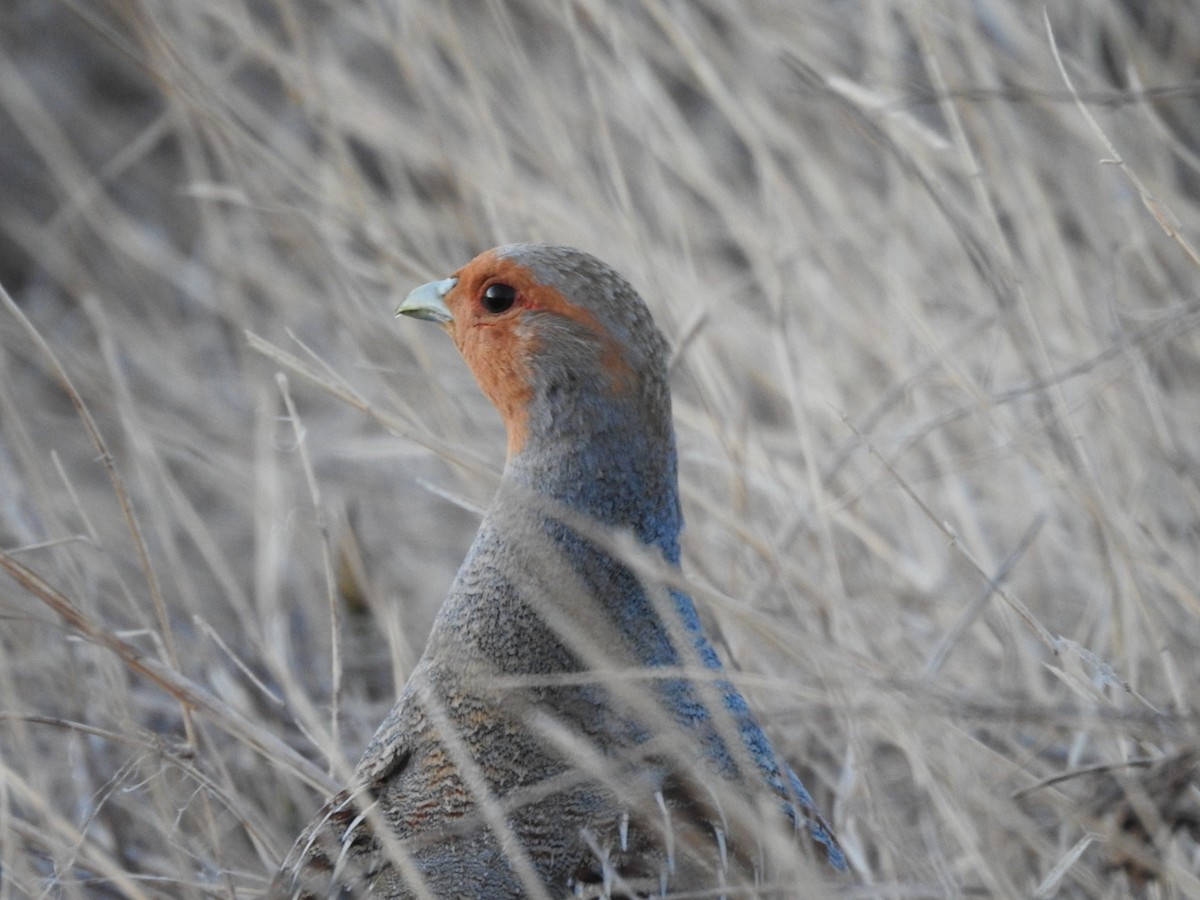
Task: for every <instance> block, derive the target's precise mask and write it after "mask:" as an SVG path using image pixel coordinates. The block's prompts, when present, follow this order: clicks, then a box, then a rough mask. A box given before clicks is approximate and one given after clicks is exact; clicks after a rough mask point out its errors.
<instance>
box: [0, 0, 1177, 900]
mask: <svg viewBox="0 0 1200 900" xmlns="http://www.w3.org/2000/svg"><path fill="white" fill-rule="evenodd" d="M1049 7H1050V8H1049V10H1048V14H1044V13H1043V11H1042V8H1041V5H1040V4H1023V3H1005V2H1000V0H980V2H976V3H969V4H968V3H961V2H949V0H936V2H920V3H905V2H899V0H880V2H875V3H863V2H843V3H830V2H796V0H750V2H744V3H720V2H709V0H700V2H668V0H649V2H646V3H613V2H606V0H575V2H571V0H520V2H513V3H502V2H493V3H472V2H466V0H463V2H437V0H417V2H400V0H396V2H345V3H342V2H336V3H335V2H325V3H323V2H317V0H313V2H304V3H299V2H290V0H274V2H267V0H264V2H245V0H206V2H203V3H191V2H168V0H112V2H110V3H108V4H101V3H87V2H73V0H69V2H68V0H64V2H46V0H13V2H9V3H6V4H4V6H3V9H2V10H0V284H3V286H4V288H5V289H6V292H7V293H6V295H5V297H4V300H3V304H4V308H3V309H0V545H2V547H3V550H4V552H5V555H4V556H3V557H0V560H2V562H3V565H4V568H5V569H7V570H8V572H9V575H10V576H11V577H5V578H4V579H3V582H2V584H0V654H2V655H0V898H4V900H7V898H13V897H25V896H38V897H43V896H50V897H60V896H61V897H106V896H128V897H159V896H169V897H200V896H224V897H254V896H256V895H257V894H258V892H259V891H261V890H262V889H263V888H264V887H265V884H266V881H267V879H268V878H269V877H270V874H271V873H272V872H273V870H274V867H275V866H276V865H277V864H278V862H279V860H280V859H281V857H282V855H283V854H284V853H285V852H286V850H287V848H288V846H289V844H290V842H291V840H292V839H293V838H294V837H295V835H296V834H297V833H298V832H299V830H300V828H301V827H302V825H303V824H304V822H305V821H306V820H307V819H308V817H309V816H310V815H312V813H313V812H314V811H315V810H316V808H317V806H318V805H319V804H320V802H321V801H322V800H323V799H324V797H325V796H326V795H327V793H328V792H329V791H330V790H331V789H332V788H333V787H334V786H335V785H338V784H341V783H343V782H344V780H345V778H346V777H347V774H348V772H349V770H350V768H351V767H352V765H353V761H354V760H355V759H356V757H357V755H358V753H359V752H360V751H361V749H362V747H363V746H364V745H365V743H366V741H367V739H368V737H369V736H370V734H371V732H372V731H373V729H374V728H375V726H376V725H377V724H378V723H379V722H380V720H381V719H382V718H383V716H384V714H385V713H386V711H387V709H388V708H389V706H390V704H391V702H392V700H393V698H394V696H395V694H396V691H397V687H398V685H400V684H402V683H403V681H404V679H405V677H406V674H407V672H408V671H409V669H410V667H411V666H412V664H413V661H414V659H415V658H416V655H417V654H418V653H419V651H420V648H421V646H422V644H423V641H424V635H425V631H426V629H427V628H428V625H429V622H430V621H431V617H432V615H433V612H434V610H435V609H436V606H437V604H438V602H439V601H440V599H441V597H442V595H443V592H444V591H445V589H446V587H447V586H448V584H449V581H450V578H451V577H452V575H453V572H454V570H455V568H456V566H457V564H458V562H459V561H460V560H461V558H462V555H463V552H464V550H465V548H466V546H467V544H468V542H469V540H470V538H471V535H472V533H473V530H474V527H475V524H476V522H477V519H478V510H479V507H480V506H481V505H483V504H485V503H486V502H487V499H488V497H489V494H490V491H491V490H492V488H493V486H494V483H495V476H496V473H497V472H498V471H499V467H500V465H501V463H502V456H503V446H504V441H503V437H502V435H501V434H500V429H499V423H498V420H497V418H496V416H495V414H494V412H493V411H492V410H491V409H490V407H488V405H487V403H486V401H485V400H484V399H483V398H482V396H481V395H480V394H479V393H478V391H477V389H476V388H475V386H474V384H473V383H472V382H471V381H470V378H469V375H468V373H467V372H466V369H465V367H464V366H463V365H462V363H461V361H460V360H459V359H458V357H457V355H456V354H455V352H454V349H453V347H452V346H451V344H450V342H449V341H448V340H446V339H445V338H444V336H442V335H441V334H439V333H438V332H437V330H436V329H432V328H429V327H428V326H422V325H421V324H420V323H415V322H408V321H393V320H392V318H391V310H392V309H393V308H394V305H395V302H396V301H397V299H398V298H399V297H401V296H402V295H403V294H404V292H405V291H407V289H408V288H410V287H411V286H413V285H415V284H417V283H419V282H421V281H425V280H428V279H429V278H432V277H442V276H444V275H446V274H448V273H449V272H450V271H452V270H453V269H454V268H456V267H457V266H458V265H460V264H462V263H463V262H465V261H466V260H468V259H469V258H470V257H471V256H473V255H474V254H475V253H476V252H477V251H479V250H481V249H484V248H486V247H489V246H493V245H496V244H500V243H506V242H510V241H515V240H542V241H552V242H557V243H566V244H572V245H576V246H579V247H582V248H585V249H587V250H590V251H591V252H593V253H595V254H596V255H598V256H600V257H602V258H604V259H605V260H607V261H609V262H611V263H612V264H613V265H614V266H616V267H617V268H618V269H619V270H621V271H622V272H624V273H625V274H626V275H627V276H628V277H629V278H630V280H631V281H632V282H633V283H634V284H635V285H637V286H638V288H639V289H640V290H641V292H642V293H643V295H644V296H645V297H646V299H647V301H648V302H649V304H650V306H651V308H652V309H653V310H654V313H655V315H656V317H657V319H658V321H659V323H660V324H661V326H662V327H663V329H664V331H665V332H666V333H667V334H668V336H669V337H670V339H671V340H672V342H673V345H674V348H675V357H674V363H673V366H674V369H673V380H674V387H675V398H676V402H675V416H676V424H677V427H678V429H679V434H680V443H681V474H682V482H683V492H684V502H685V513H686V515H687V518H688V523H689V525H688V531H687V535H686V548H685V570H686V573H687V575H688V577H689V578H690V580H691V581H692V583H693V584H694V592H695V594H696V596H697V597H698V598H699V600H700V602H701V605H702V607H703V609H704V615H705V616H706V618H707V619H708V621H709V623H710V625H711V627H712V628H713V629H714V630H715V631H716V632H717V633H719V635H720V636H721V639H722V652H723V653H724V654H725V656H726V658H727V659H728V660H729V662H730V663H731V665H732V667H733V668H734V670H735V671H736V672H737V673H738V678H739V679H740V681H741V683H742V684H743V685H744V688H745V690H746V692H747V693H748V694H749V695H750V696H751V697H752V700H753V703H754V704H755V706H756V707H757V708H758V709H759V710H760V711H761V713H762V717H763V719H764V721H766V722H767V723H769V729H768V730H769V731H770V732H771V734H772V736H773V738H774V739H775V740H776V742H777V743H778V745H779V746H780V747H781V748H782V749H783V750H784V751H785V753H786V755H787V756H788V758H789V759H790V760H791V761H792V762H793V763H794V764H795V765H796V767H797V769H798V771H800V772H801V773H802V775H803V776H804V778H805V780H806V781H807V783H808V785H809V786H810V788H812V790H813V793H814V794H815V796H816V797H817V799H818V802H819V803H820V804H821V805H822V806H823V807H824V808H825V810H826V811H827V812H828V813H829V814H830V817H831V818H832V820H833V822H834V824H835V825H836V827H837V829H838V830H839V832H840V835H841V838H842V841H843V843H844V845H845V848H846V851H847V854H848V856H849V857H850V859H851V860H852V864H853V868H854V873H853V878H852V879H850V880H849V881H848V882H846V883H844V884H843V883H836V882H835V883H832V884H831V885H829V886H828V889H829V890H832V891H844V892H847V893H848V894H849V895H850V896H889V897H895V896H900V897H927V896H928V897H942V896H947V897H949V896H994V897H1029V896H1039V897H1053V896H1067V897H1119V896H1126V895H1128V894H1131V893H1144V894H1146V895H1148V896H1160V897H1182V896H1200V847H1198V846H1197V840H1196V839H1197V829H1198V827H1200V802H1198V799H1200V797H1198V794H1197V789H1198V788H1197V785H1198V777H1197V773H1196V765H1195V759H1196V757H1195V756H1194V755H1192V754H1194V753H1195V751H1196V750H1197V748H1198V746H1200V722H1198V720H1197V712H1198V710H1197V696H1198V693H1197V691H1198V688H1197V686H1198V684H1200V593H1198V589H1197V585H1200V487H1198V484H1197V472H1198V471H1200V343H1198V341H1200V330H1198V328H1197V326H1198V324H1200V287H1198V286H1200V258H1198V256H1197V248H1198V247H1200V112H1198V109H1200V82H1197V76H1198V70H1197V68H1196V66H1197V63H1196V61H1197V59H1200V9H1198V8H1197V6H1196V4H1195V3H1189V2H1183V0H1179V2H1169V0H1162V2H1157V3H1145V4H1143V3H1140V2H1136V0H1128V2H1117V0H1107V2H1105V0H1098V2H1090V3H1085V2H1056V3H1052V4H1050V5H1049ZM9 298H11V299H9ZM812 890H814V891H815V890H816V888H815V887H814V888H812ZM805 893H806V889H805V888H801V887H798V888H796V891H795V895H796V896H804V895H805Z"/></svg>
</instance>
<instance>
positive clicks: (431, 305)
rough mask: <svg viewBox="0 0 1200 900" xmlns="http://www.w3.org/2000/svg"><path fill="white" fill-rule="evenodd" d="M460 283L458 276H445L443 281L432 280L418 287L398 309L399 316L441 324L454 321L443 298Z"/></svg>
mask: <svg viewBox="0 0 1200 900" xmlns="http://www.w3.org/2000/svg"><path fill="white" fill-rule="evenodd" d="M456 284H458V279H457V278H444V279H442V280H441V281H431V282H429V284H423V285H421V286H420V287H419V288H416V289H414V290H413V291H412V293H410V294H409V295H408V296H407V297H405V298H404V302H403V303H401V304H400V306H399V307H397V309H396V315H398V316H412V317H413V318H414V319H427V320H428V321H430V322H437V323H438V324H439V325H448V324H449V323H451V322H453V321H454V316H452V315H451V314H450V310H449V309H447V308H446V301H445V300H444V299H443V298H444V297H445V296H446V295H447V294H448V293H450V292H451V291H452V290H454V286H455V285H456Z"/></svg>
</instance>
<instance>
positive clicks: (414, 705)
mask: <svg viewBox="0 0 1200 900" xmlns="http://www.w3.org/2000/svg"><path fill="white" fill-rule="evenodd" d="M398 313H402V314H406V315H409V316H413V317H416V318H420V319H429V320H432V321H434V322H437V323H438V324H440V325H441V326H442V327H443V328H444V329H445V330H446V331H448V332H449V333H450V335H451V336H452V337H453V339H454V342H455V344H456V345H457V346H458V349H459V351H460V352H461V354H462V357H463V359H464V360H465V361H466V363H467V365H468V366H469V367H470V369H471V371H472V372H473V373H474V375H475V378H476V380H477V381H478V383H479V386H480V387H481V388H482V389H483V391H484V393H485V394H486V395H487V396H488V398H489V399H490V400H491V401H492V403H493V404H494V405H495V407H496V408H497V409H498V410H499V412H500V414H501V416H502V417H503V419H504V422H505V425H506V428H507V434H508V452H507V458H506V461H505V466H504V473H503V476H502V478H501V482H500V486H499V489H498V491H497V494H496V496H495V499H494V500H493V502H492V504H491V506H490V508H489V509H488V511H487V513H486V515H485V516H484V518H483V521H482V524H481V525H480V528H479V533H478V535H477V537H476V538H475V542H474V544H473V545H472V547H471V549H470V551H469V552H468V554H467V558H466V560H465V561H464V562H463V564H462V567H461V568H460V570H459V572H458V575H457V577H456V578H455V580H454V583H453V585H452V586H451V588H450V592H449V595H448V596H447V598H446V600H445V602H444V604H443V606H442V608H441V610H440V612H439V613H438V616H437V619H436V621H435V624H434V626H433V630H432V633H431V634H430V636H429V642H428V645H427V646H426V648H425V652H424V654H423V655H422V657H421V659H420V661H419V663H418V664H417V666H416V667H415V669H414V670H413V672H412V675H411V677H410V678H409V680H408V683H407V684H406V686H405V687H404V690H403V691H402V692H401V694H400V697H399V699H398V700H397V702H396V705H395V707H394V708H393V709H392V711H391V713H390V714H389V715H388V717H387V719H386V720H385V721H384V723H383V724H382V726H381V727H380V728H379V730H378V732H377V733H376V735H375V737H374V738H373V739H372V741H371V743H370V745H369V746H368V747H367V750H366V752H365V754H364V755H363V758H362V761H361V762H360V764H359V766H358V769H357V773H356V777H355V782H354V785H353V786H352V787H351V788H349V789H347V790H346V791H344V792H343V793H341V794H339V795H338V796H337V797H335V798H333V799H332V800H331V801H330V802H329V803H328V804H326V806H325V808H324V809H323V810H322V811H321V813H320V814H319V815H318V816H317V818H316V819H315V820H314V821H313V822H312V823H311V824H310V825H309V827H308V829H307V830H306V831H305V833H304V834H303V835H302V836H301V838H300V839H299V841H297V843H296V845H295V847H294V848H293V850H292V852H291V853H290V854H289V856H288V858H287V860H286V861H285V863H284V865H283V868H282V870H281V871H280V873H279V874H278V876H277V877H276V879H275V882H274V883H273V885H272V896H274V897H289V898H295V897H322V898H323V897H333V896H364V895H368V894H369V895H371V896H377V897H384V898H408V897H437V898H443V897H454V898H489V900H490V898H518V897H552V898H555V900H558V898H562V897H566V896H591V897H642V896H663V895H664V894H666V893H669V892H674V891H679V890H697V889H705V888H718V889H719V892H723V893H727V894H728V895H730V896H734V895H737V896H745V894H737V892H736V891H735V890H734V888H735V887H736V885H738V884H742V885H753V884H754V883H755V882H756V881H757V882H758V883H759V884H760V885H761V884H763V882H764V879H769V878H771V877H772V876H771V871H770V870H771V853H770V852H768V849H771V848H764V847H763V846H761V845H759V844H758V843H757V841H758V839H757V837H756V835H757V834H759V833H762V832H766V831H770V830H771V824H772V820H774V823H775V825H776V827H775V829H774V832H773V833H775V834H778V833H780V832H781V831H782V827H783V826H786V827H789V828H791V829H793V830H797V831H800V832H806V833H807V835H808V836H809V837H810V838H811V840H812V841H814V842H815V844H816V845H819V846H820V848H821V850H822V851H823V855H824V856H825V858H826V859H827V861H828V863H829V864H830V865H832V867H833V868H836V869H844V868H845V866H846V863H845V859H844V857H843V855H842V852H841V849H840V847H839V846H838V843H837V841H836V840H835V838H834V837H833V834H832V832H831V830H830V829H829V827H828V825H826V823H825V821H824V820H823V819H822V818H821V817H820V815H819V814H818V813H817V812H816V811H815V809H814V808H813V804H812V800H811V798H810V797H809V794H808V792H807V791H806V790H805V789H804V786H803V785H802V784H801V783H800V780H799V778H797V777H796V775H795V774H794V773H793V772H792V771H791V770H790V769H789V768H788V767H787V765H786V764H784V763H783V762H782V760H780V759H779V758H778V757H777V755H776V754H775V752H774V750H773V749H772V747H771V744H770V742H769V741H768V740H767V737H766V735H765V734H764V733H763V731H762V729H761V728H760V727H759V725H758V724H757V722H756V721H755V720H754V718H753V716H752V714H751V712H750V709H749V706H748V705H747V703H746V701H745V700H744V699H743V697H742V695H741V694H740V693H739V692H738V691H737V689H736V688H735V687H734V686H733V685H732V684H731V683H730V682H729V681H728V680H727V679H726V678H725V677H724V676H722V674H721V671H722V670H721V663H720V661H719V659H718V657H717V654H716V652H715V651H714V649H713V647H712V645H711V644H710V643H709V642H708V640H707V638H706V637H705V635H704V632H703V630H702V627H701V624H700V620H699V618H698V617H697V614H696V609H695V606H694V605H693V602H692V600H691V598H690V597H688V596H687V595H686V594H685V593H683V591H681V590H680V589H679V588H678V587H676V586H675V585H676V584H678V582H679V578H678V577H676V578H674V579H672V573H676V572H677V567H678V565H679V535H680V529H681V527H682V524H683V523H682V517H681V513H680V506H679V498H678V484H677V477H676V454H675V435H674V428H673V426H672V422H671V407H670V394H669V391H668V386H667V372H666V356H667V354H666V343H665V341H664V339H663V337H662V335H661V334H660V333H659V331H658V329H657V328H656V327H655V325H654V323H653V321H652V320H651V317H650V313H649V310H648V309H647V308H646V306H645V304H644V303H643V302H642V300H641V298H640V297H639V296H638V294H637V292H636V291H634V289H633V288H632V287H631V286H630V285H629V284H628V282H626V281H625V279H623V278H622V277H621V276H620V275H619V274H617V273H616V272H615V271H614V270H613V269H611V268H610V267H609V266H607V265H605V264H604V263H602V262H600V261H599V260H597V259H596V258H594V257H592V256H589V255H588V254H586V253H582V252H580V251H578V250H573V249H570V248H567V247H553V246H544V245H538V244H516V245H512V246H507V247H500V248H498V249H495V250H490V251H487V252H485V253H483V254H481V255H480V256H478V257H476V258H475V259H474V260H472V261H471V262H470V263H468V264H467V265H466V266H464V267H463V268H461V269H460V270H459V271H458V272H456V273H455V274H454V275H453V276H452V277H450V278H447V279H445V280H443V281H438V282H433V283H431V284H427V285H424V286H423V287H420V288H417V289H416V290H415V291H413V292H412V293H411V294H410V295H409V296H408V298H407V299H406V300H405V301H404V303H403V304H402V305H401V306H400V308H399V310H398ZM788 844H789V851H788V852H794V851H795V850H796V843H793V842H790V841H789V842H788ZM777 851H778V847H777V846H776V847H775V848H774V849H773V852H775V855H776V856H778V852H777ZM793 887H794V886H793ZM782 893H783V894H784V895H788V896H791V895H793V894H792V893H791V891H790V890H789V889H787V888H783V889H782ZM706 896H708V895H706Z"/></svg>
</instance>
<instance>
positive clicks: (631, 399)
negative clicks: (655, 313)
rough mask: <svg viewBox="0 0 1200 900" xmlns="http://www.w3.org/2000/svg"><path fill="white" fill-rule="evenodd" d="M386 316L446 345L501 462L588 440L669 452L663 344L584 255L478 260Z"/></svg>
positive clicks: (501, 254) (569, 252) (530, 247)
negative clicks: (479, 399)
mask: <svg viewBox="0 0 1200 900" xmlns="http://www.w3.org/2000/svg"><path fill="white" fill-rule="evenodd" d="M397 315H409V316H413V317H416V318H420V319H429V320H432V321H435V322H437V323H438V324H440V325H441V326H442V327H443V328H445V329H446V330H447V331H448V332H449V333H450V335H451V336H452V337H453V338H454V342H455V344H456V345H457V346H458V349H459V351H460V352H461V353H462V356H463V359H464V360H465V361H466V363H467V365H468V366H469V367H470V369H471V371H472V372H473V373H474V375H475V378H476V380H477V381H478V382H479V386H480V387H481V388H482V389H483V392H484V393H485V394H486V395H487V396H488V398H489V399H490V400H491V401H492V403H493V404H494V405H495V406H496V408H497V409H498V410H499V411H500V415H501V416H502V417H503V419H504V423H505V426H506V427H507V430H508V453H509V458H510V460H511V459H512V458H513V457H515V456H517V455H519V454H521V453H522V452H523V451H525V450H526V449H527V448H530V449H531V450H532V449H533V448H535V447H536V448H537V449H538V452H543V451H545V449H546V448H547V447H554V446H561V445H563V444H564V443H568V442H571V441H578V442H585V441H589V440H592V441H595V440H597V439H601V438H598V430H603V431H604V432H605V433H606V434H607V436H608V437H609V438H613V439H615V440H617V441H621V440H628V441H629V445H630V448H631V449H632V448H634V447H639V446H644V445H645V444H646V443H647V440H649V443H650V444H651V445H653V444H654V443H655V442H665V443H672V442H671V439H670V428H671V426H670V401H669V399H668V395H667V386H666V371H665V370H666V349H665V347H666V345H665V342H664V340H663V338H662V336H661V334H660V333H659V331H658V329H657V328H656V327H655V325H654V322H653V320H652V319H651V317H650V313H649V310H647V308H646V306H645V304H644V303H643V302H642V299H641V298H640V297H639V296H638V294H637V292H636V291H635V290H634V289H633V288H632V287H631V286H630V284H629V283H628V282H627V281H626V280H625V279H624V278H622V277H621V276H620V275H619V274H618V273H617V272H616V271H614V270H613V269H612V268H611V267H609V266H608V265H606V264H605V263H603V262H601V261H600V260H598V259H596V258H595V257H593V256H590V255H588V254H586V253H583V252H581V251H579V250H574V249H571V248H569V247H554V246H547V245H543V244H513V245H510V246H506V247H498V248H496V249H494V250H488V251H486V252H484V253H481V254H480V255H479V256H477V257H475V259H473V260H471V261H470V262H469V263H467V264H466V265H465V266H463V267H462V268H461V269H459V270H458V271H457V272H455V273H454V274H453V275H452V276H451V277H449V278H446V279H444V280H442V281H434V282H430V283H429V284H426V285H422V286H421V287H419V288H417V289H416V290H414V291H413V292H412V293H411V294H409V295H408V297H407V298H406V299H405V301H404V302H403V303H402V304H401V305H400V308H399V309H398V310H397ZM622 430H624V431H625V432H626V434H624V435H621V434H620V433H619V432H621V431H622ZM672 453H673V449H672Z"/></svg>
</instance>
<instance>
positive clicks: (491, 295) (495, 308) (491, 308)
mask: <svg viewBox="0 0 1200 900" xmlns="http://www.w3.org/2000/svg"><path fill="white" fill-rule="evenodd" d="M516 300H517V291H516V288H514V287H512V286H511V285H507V284H500V283H496V284H489V285H488V286H487V290H486V291H484V292H483V300H482V301H481V302H482V303H483V308H484V309H486V310H487V311H488V312H490V313H502V312H504V311H505V310H506V309H508V308H509V307H510V306H512V305H513V303H515V302H516Z"/></svg>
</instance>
